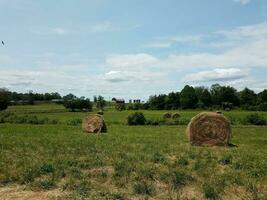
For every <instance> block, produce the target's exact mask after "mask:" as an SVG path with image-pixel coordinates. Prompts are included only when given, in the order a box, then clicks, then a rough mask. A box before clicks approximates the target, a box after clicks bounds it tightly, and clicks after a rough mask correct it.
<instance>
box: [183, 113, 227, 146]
mask: <svg viewBox="0 0 267 200" xmlns="http://www.w3.org/2000/svg"><path fill="white" fill-rule="evenodd" d="M186 132H187V134H188V137H189V141H190V144H192V145H196V146H228V145H229V141H230V138H231V125H230V122H229V121H228V119H226V118H225V117H224V116H223V115H222V114H218V113H215V112H202V113H200V114H198V115H196V116H195V117H193V118H192V119H191V121H190V123H189V124H188V126H187V130H186Z"/></svg>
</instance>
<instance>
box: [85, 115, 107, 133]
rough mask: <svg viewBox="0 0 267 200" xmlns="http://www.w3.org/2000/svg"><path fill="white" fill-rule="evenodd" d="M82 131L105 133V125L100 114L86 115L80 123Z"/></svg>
mask: <svg viewBox="0 0 267 200" xmlns="http://www.w3.org/2000/svg"><path fill="white" fill-rule="evenodd" d="M82 129H83V131H85V132H87V133H106V132H107V127H106V124H105V121H104V118H103V116H102V115H98V114H95V115H92V116H87V117H86V118H84V119H83V123H82Z"/></svg>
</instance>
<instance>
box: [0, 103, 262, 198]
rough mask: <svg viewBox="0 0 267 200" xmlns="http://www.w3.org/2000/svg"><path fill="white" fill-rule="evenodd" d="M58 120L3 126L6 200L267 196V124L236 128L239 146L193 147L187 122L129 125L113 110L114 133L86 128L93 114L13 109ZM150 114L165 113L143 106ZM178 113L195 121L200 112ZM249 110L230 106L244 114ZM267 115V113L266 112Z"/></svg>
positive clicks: (236, 114)
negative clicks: (86, 130) (85, 120)
mask: <svg viewBox="0 0 267 200" xmlns="http://www.w3.org/2000/svg"><path fill="white" fill-rule="evenodd" d="M8 111H10V112H12V113H16V115H21V116H22V115H28V116H31V115H35V116H37V117H40V118H44V117H45V118H48V119H49V120H56V121H57V123H56V124H41V125H40V124H38V125H33V124H9V123H3V124H0V185H1V187H0V199H1V196H2V199H16V198H17V199H96V200H97V199H103V200H104V199H108V200H115V199H117V200H124V199H169V200H172V199H173V200H174V199H184V200H188V199H255V200H256V199H258V200H259V199H262V200H263V199H266V198H267V176H266V174H267V126H251V125H250V126H244V125H239V124H236V125H233V128H232V131H233V135H232V143H233V144H235V145H237V147H231V148H230V147H228V148H224V147H210V148H208V147H193V146H191V145H189V143H188V139H187V136H186V134H185V129H186V126H185V125H172V126H168V125H162V126H127V125H126V124H125V121H126V118H127V116H128V115H129V114H130V113H132V112H133V111H121V112H119V111H115V110H114V109H113V108H107V109H106V110H105V111H104V118H105V121H106V123H107V126H108V133H107V134H103V135H90V134H86V133H84V132H82V129H81V126H80V124H79V123H70V122H75V121H77V120H78V121H79V120H80V119H82V118H83V117H84V116H86V115H88V113H82V112H67V110H65V109H64V107H63V106H61V105H57V104H44V105H33V106H11V107H9V108H8ZM142 112H143V113H144V115H145V116H146V117H147V118H148V119H154V118H160V117H162V115H163V113H165V112H166V111H146V110H144V111H142ZM172 112H179V113H180V115H181V116H182V117H185V118H189V119H190V118H191V117H193V116H194V115H196V114H197V113H199V112H200V111H198V110H191V111H190V110H189V111H188V110H187V111H183V110H182V111H172ZM249 113H252V112H248V111H236V110H234V111H230V112H226V113H225V115H226V116H227V117H229V118H242V117H244V116H246V115H247V114H249ZM261 114H262V115H263V116H264V117H265V119H267V113H266V112H262V113H261Z"/></svg>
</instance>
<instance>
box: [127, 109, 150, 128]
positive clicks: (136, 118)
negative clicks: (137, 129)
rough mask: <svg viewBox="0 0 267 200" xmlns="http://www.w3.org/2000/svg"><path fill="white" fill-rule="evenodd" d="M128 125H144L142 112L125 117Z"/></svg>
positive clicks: (144, 119) (144, 120)
mask: <svg viewBox="0 0 267 200" xmlns="http://www.w3.org/2000/svg"><path fill="white" fill-rule="evenodd" d="M127 124H128V125H130V126H131V125H145V124H146V118H145V116H144V114H143V113H142V112H135V113H133V114H131V115H129V116H128V117H127Z"/></svg>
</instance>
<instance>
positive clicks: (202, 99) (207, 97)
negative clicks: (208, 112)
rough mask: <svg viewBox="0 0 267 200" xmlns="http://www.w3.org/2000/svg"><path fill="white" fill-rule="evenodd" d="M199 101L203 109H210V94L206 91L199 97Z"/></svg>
mask: <svg viewBox="0 0 267 200" xmlns="http://www.w3.org/2000/svg"><path fill="white" fill-rule="evenodd" d="M199 100H200V102H201V103H203V105H204V107H210V106H211V105H212V98H211V94H210V92H209V90H208V89H206V88H205V89H204V90H203V91H202V93H201V94H200V96H199Z"/></svg>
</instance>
